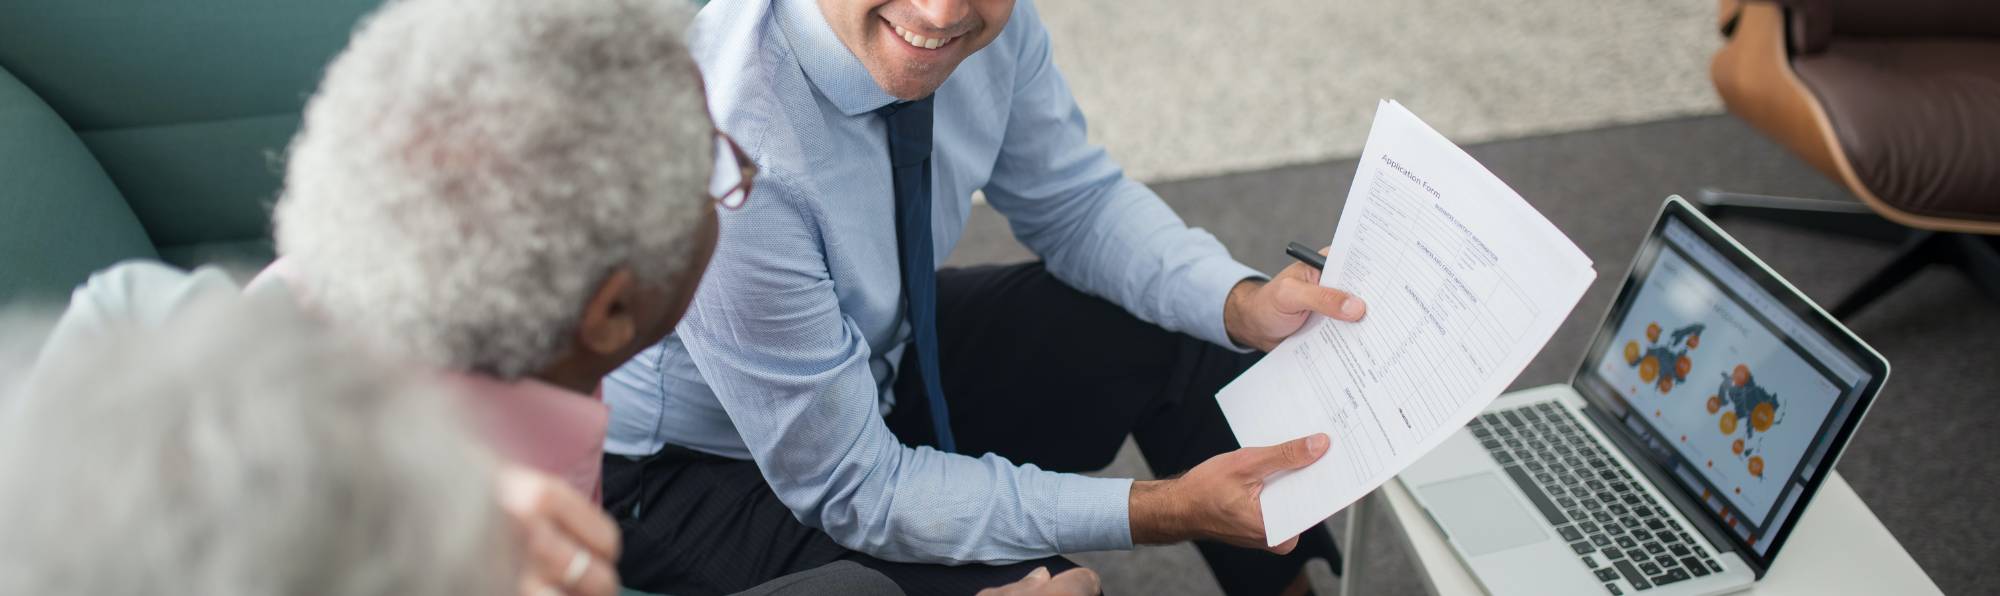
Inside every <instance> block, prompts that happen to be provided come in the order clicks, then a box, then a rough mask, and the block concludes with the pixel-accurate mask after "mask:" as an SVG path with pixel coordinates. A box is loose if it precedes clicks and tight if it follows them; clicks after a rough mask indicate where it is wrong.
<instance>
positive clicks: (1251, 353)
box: [603, 0, 1365, 594]
mask: <svg viewBox="0 0 2000 596" xmlns="http://www.w3.org/2000/svg"><path fill="white" fill-rule="evenodd" d="M693 37H694V44H693V47H694V52H695V56H696V60H697V62H698V63H699V64H700V65H701V68H702V70H703V73H704V77H705V79H706V81H707V84H708V94H709V100H710V104H711V106H712V109H713V110H714V114H715V118H716V121H717V122H718V123H719V124H720V126H721V128H722V129H723V130H724V131H727V132H728V133H729V134H730V135H731V136H733V137H734V138H735V139H736V140H737V141H738V142H739V143H740V144H741V146H742V150H743V152H744V153H746V154H747V155H748V156H749V157H750V159H752V160H753V161H754V163H755V164H756V165H757V166H758V167H759V168H760V169H761V173H760V174H758V175H757V176H756V177H755V178H754V179H753V183H754V184H753V186H752V190H751V191H750V193H749V200H748V201H747V203H746V204H745V205H743V206H742V207H741V208H740V209H735V210H728V211H724V212H723V214H722V233H721V241H720V244H719V246H718V248H717V250H716V253H715V257H714V259H713V261H712V265H711V267H710V269H709V271H708V274H707V278H706V280H705V283H704V284H703V286H702V288H701V290H700V292H699V294H698V296H697V297H696V300H695V303H694V305H693V306H692V308H691V309H690V310H689V312H688V315H687V317H686V318H685V319H684V320H683V321H682V322H681V324H680V326H679V327H678V328H677V330H676V332H675V333H674V335H672V336H670V337H669V338H667V340H666V341H664V342H662V343H661V344H660V345H659V346H657V347H654V348H652V349H649V350H647V351H646V352H644V353H642V354H640V355H639V357H638V358H635V359H634V360H633V361H631V362H630V363H628V364H626V365H625V366H624V367H623V368H621V369H620V370H619V371H617V372H616V373H613V374H612V375H611V376H610V377H607V378H606V380H605V383H604V386H603V391H604V396H605V399H606V401H607V402H608V403H609V404H610V406H611V408H612V422H611V429H610V437H609V439H608V440H607V441H606V445H605V449H606V451H607V452H608V455H607V456H606V462H605V472H604V475H605V481H604V482H605V484H604V494H605V506H606V508H608V509H609V510H611V511H612V513H613V515H614V516H616V517H618V518H619V519H620V520H621V523H622V524H623V526H624V536H625V539H626V545H625V555H624V558H623V559H624V560H623V561H622V562H621V564H620V572H621V574H622V576H623V577H624V578H625V580H626V582H627V583H628V584H629V585H632V586H634V587H637V588H641V589H646V590H651V591H666V592H673V593H707V592H726V591H730V590H736V589H741V588H744V587H748V586H751V585H755V584H757V583H759V582H761V581H763V580H766V579H769V578H772V577H777V576H779V575H783V574H786V573H790V572H793V571H796V570H801V569H807V568H811V567H815V566H818V565H822V564H825V563H827V562H829V561H833V560H841V559H848V560H855V561H858V562H861V563H862V564H864V565H868V566H870V567H874V568H876V569H878V570H881V571H883V572H884V573H885V574H888V575H889V576H890V577H891V578H893V579H895V580H896V581H897V582H899V583H900V584H902V586H903V587H904V589H905V590H907V591H909V592H911V593H924V594H929V593H940V592H961V591H964V592H969V591H972V590H973V589H976V588H978V587H981V586H993V585H999V584H1004V583H1008V582H1011V581H1013V580H1015V579H1018V578H1020V577H1022V575H1024V574H1026V573H1027V572H1028V571H1029V570H1031V569H1034V568H1036V567H1044V566H1045V567H1049V568H1050V569H1051V570H1054V571H1061V570H1063V569H1067V568H1071V567H1074V566H1075V565H1074V564H1073V563H1070V562H1069V561H1067V560H1065V559H1063V558H1061V557H1060V555H1061V554H1063V553H1073V552H1082V551H1094V550H1111V549H1128V548H1131V547H1132V546H1133V545H1134V544H1148V543H1169V542H1177V541H1183V540H1195V541H1196V545H1197V546H1198V547H1199V548H1200V550H1201V552H1202V555H1203V556H1204V557H1205V558H1206V559H1207V560H1208V562H1209V564H1210V566H1211V568H1212V569H1214V571H1215V572H1216V575H1217V577H1218V579H1219V580H1221V583H1222V586H1223V587H1224V588H1225V589H1226V590H1227V591H1229V592H1230V593H1235V594H1253V593H1278V592H1281V591H1287V592H1299V591H1303V589H1304V587H1305V583H1304V582H1303V573H1302V572H1301V571H1302V565H1303V563H1304V562H1305V561H1306V560H1307V559H1309V558H1313V557H1320V558H1325V559H1327V560H1328V561H1329V562H1330V563H1334V564H1335V568H1336V569H1338V560H1339V555H1338V553H1337V552H1336V551H1335V550H1334V546H1333V542H1332V539H1331V537H1330V536H1329V535H1328V534H1327V532H1326V531H1325V530H1324V528H1317V529H1314V530H1312V531H1310V532H1307V533H1306V534H1304V535H1302V536H1300V537H1297V538H1296V539H1294V540H1292V541H1290V542H1287V543H1285V544H1282V545H1280V546H1279V547H1278V548H1275V549H1268V550H1269V551H1270V552H1266V549H1264V548H1263V547H1264V544H1265V542H1264V531H1263V527H1262V520H1261V514H1260V513H1259V509H1258V505H1257V492H1258V490H1259V489H1260V487H1261V486H1262V482H1263V479H1264V478H1265V477H1267V476H1269V475H1270V474H1272V473H1274V472H1277V471H1281V470H1286V469H1293V468H1297V467H1302V466H1304V465H1306V464H1308V463H1310V462H1311V461H1313V460H1315V459H1317V458H1318V457H1319V456H1320V455H1321V454H1323V453H1324V452H1325V450H1326V445H1327V440H1326V437H1325V436H1323V435H1315V436H1312V437H1301V438H1299V439H1298V440H1295V441H1292V442H1289V443H1285V444H1281V445H1277V446H1271V447H1262V448H1244V449H1238V447H1239V446H1238V445H1237V443H1236V441H1235V438H1234V436H1233V435H1232V434H1231V432H1230V430H1229V427H1228V424H1227V422H1226V421H1225V420H1224V419H1223V417H1222V415H1221V412H1220V409H1219V408H1218V407H1217V406H1216V404H1215V399H1214V394H1215V391H1216V390H1217V389H1219V388H1221V386H1222V385H1224V384H1226V383H1227V382H1228V381H1229V380H1231V379H1233V378H1235V376H1236V375H1237V374H1239V373H1241V372H1242V371H1243V370H1244V369H1245V368H1247V367H1248V366H1249V365H1250V364H1251V363H1252V362H1254V361H1255V359H1256V354H1257V351H1260V350H1268V349H1270V348H1271V347H1273V346H1275V345H1276V344H1277V342H1278V341H1279V340H1281V339H1282V338H1284V337H1285V336H1287V335H1290V334H1291V333H1292V332H1294V331H1296V330H1297V329H1298V328H1299V326H1300V325H1302V324H1303V323H1304V322H1305V321H1306V318H1307V317H1308V316H1309V315H1310V314H1311V313H1313V312H1319V313H1323V314H1326V315H1328V316H1332V317H1335V318H1337V319H1341V320H1345V321H1354V320H1358V319H1359V318H1360V317H1361V316H1362V314H1363V313H1364V311H1365V307H1364V306H1363V304H1362V302H1361V300H1360V299H1358V298H1353V297H1350V296H1348V295H1346V294H1345V293H1343V292H1340V291H1337V290H1331V289H1325V288H1321V287H1319V284H1318V277H1317V274H1316V272H1314V271H1313V270H1311V269H1309V268H1307V267H1304V266H1302V265H1293V266H1292V267H1290V268H1288V269H1286V270H1285V271H1283V272H1281V273H1280V274H1279V275H1278V276H1276V277H1274V278H1270V279H1268V280H1267V279H1266V278H1265V276H1264V275H1262V274H1260V273H1259V272H1257V271H1255V270H1252V269H1250V268H1248V267H1246V266H1244V265H1242V264H1240V263H1238V262H1236V261H1235V260H1233V259H1231V258H1230V256H1229V254H1228V251H1227V250H1225V249H1224V248H1223V247H1222V246H1221V244H1220V243H1218V242H1217V241H1216V240H1215V238H1214V237H1213V236H1211V235H1209V234H1208V233H1206V232H1203V231H1201V230H1199V229H1192V228H1189V227H1188V226H1187V225H1186V224H1185V223H1184V222H1182V221H1181V219H1180V218H1179V217H1178V216H1176V215H1175V214H1174V213H1173V211H1172V210H1170V209H1169V208H1168V207H1167V206H1166V205H1165V203H1163V202H1162V201H1161V200H1160V199H1159V197H1158V196H1157V195H1155V194H1153V192H1152V191H1151V190H1148V189H1147V188H1146V187H1145V186H1144V185H1141V184H1139V183H1138V182H1135V181H1133V180H1131V179H1129V178H1126V177H1125V175H1124V173H1123V172H1122V171H1121V170H1120V168H1119V167H1118V165H1117V163H1116V162H1114V161H1112V159H1111V158H1110V156H1108V155H1107V154H1106V153H1105V151H1104V150H1103V148H1101V147H1098V146H1095V145H1092V144H1090V143H1089V142H1088V140H1087V139H1086V137H1085V132H1084V121H1083V115H1082V113H1081V112H1080V111H1079V110H1078V108H1077V106H1076V102H1075V100H1074V99H1073V98H1072V97H1071V95H1070V91H1069V88H1068V86H1067V85H1066V84H1065V83H1064V81H1063V78H1062V75H1061V74H1060V73H1059V72H1057V70H1056V68H1055V65H1054V64H1053V63H1052V62H1051V61H1050V45H1049V44H1050V41H1049V35H1048V32H1047V30H1046V29H1044V28H1043V25H1042V23H1041V22H1040V19H1039V17H1038V15H1037V14H1036V11H1035V7H1034V6H1033V4H1031V3H1030V2H1029V1H1028V0H818V1H816V2H815V1H814V0H726V1H721V2H715V3H712V4H710V5H709V6H708V7H707V8H705V9H704V10H703V11H702V12H701V14H700V15H699V16H698V17H697V19H696V23H695V26H694V33H693ZM1162 59H1169V57H1162ZM726 154H727V153H725V155H726ZM975 190H983V191H984V192H985V195H986V197H987V199H988V201H989V203H990V204H991V205H992V206H993V207H994V208H995V209H996V210H998V211H999V212H1000V213H1001V214H1003V215H1005V216H1006V217H1007V219H1008V221H1009V222H1010V224H1011V225H1012V227H1013V231H1014V235H1015V237H1016V238H1018V239H1019V240H1020V241H1021V242H1022V243H1023V244H1025V245H1026V246H1027V247H1028V248H1030V249H1031V250H1033V251H1034V252H1035V254H1036V255H1037V256H1039V257H1040V259H1041V260H1040V261H1038V262H1034V263H1028V264H1022V265H1013V266H995V267H977V268H967V269H948V270H943V271H939V270H937V265H938V264H939V263H940V262H942V261H943V260H944V258H945V256H947V255H948V254H950V252H951V249H952V247H953V246H954V245H955V244H956V243H957V241H958V239H959V235H960V233H961V232H963V230H964V226H965V221H966V217H967V215H968V212H969V210H970V209H971V205H972V198H971V195H972V193H973V191H975ZM1128 434H1130V435H1132V436H1134V437H1135V438H1136V439H1137V442H1138V444H1139V447H1140V450H1141V451H1142V453H1143V454H1144V455H1145V457H1146V460H1147V463H1148V464H1149V465H1150V466H1151V468H1152V470H1153V472H1154V473H1155V475H1157V476H1158V477H1161V478H1170V479H1168V480H1159V481H1136V482H1135V481H1133V480H1129V479H1113V478H1093V477H1085V476H1080V475H1077V474H1076V472H1082V471H1089V470H1094V469H1099V468H1102V467H1103V466H1105V465H1106V464H1108V463H1109V462H1110V461H1111V459H1112V457H1113V456H1114V455H1115V454H1116V452H1117V451H1118V448H1119V445H1120V444H1121V443H1122V442H1123V440H1124V438H1125V436H1127V435H1128Z"/></svg>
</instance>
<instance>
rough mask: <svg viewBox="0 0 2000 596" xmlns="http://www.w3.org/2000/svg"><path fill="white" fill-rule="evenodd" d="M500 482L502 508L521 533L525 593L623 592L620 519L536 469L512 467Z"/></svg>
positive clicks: (599, 595)
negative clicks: (619, 585) (613, 520)
mask: <svg viewBox="0 0 2000 596" xmlns="http://www.w3.org/2000/svg"><path fill="white" fill-rule="evenodd" d="M499 484H500V486H499V491H500V508H501V509H502V510H505V511H506V512H507V517H508V518H509V519H510V520H511V521H512V522H513V523H514V529H515V531H516V532H517V535H518V536H520V537H521V545H522V555H523V558H522V561H521V562H522V569H521V580H520V587H521V596H553V595H563V596H614V595H615V594H617V593H618V568H617V562H618V549H619V544H618V524H617V523H615V522H612V521H611V516H609V515H606V514H605V513H604V510H603V509H599V508H598V507H597V505H596V504H595V503H591V502H590V499H589V498H586V497H584V496H583V495H581V494H577V492H576V489H573V488H570V486H569V485H567V484H564V483H563V482H562V481H560V480H557V479H555V478H553V477H550V476H548V475H546V474H542V473H540V472H536V471H534V470H530V469H527V468H522V467H518V466H508V467H506V468H504V469H502V470H501V471H500V478H499ZM579 553H581V554H579Z"/></svg>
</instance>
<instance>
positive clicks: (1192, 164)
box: [1036, 0, 1722, 180]
mask: <svg viewBox="0 0 2000 596" xmlns="http://www.w3.org/2000/svg"><path fill="white" fill-rule="evenodd" d="M1036 6H1037V8H1038V9H1040V10H1041V13H1042V20H1043V21H1044V22H1046V23H1047V24H1048V28H1049V32H1050V38H1051V40H1052V41H1051V43H1052V44H1053V46H1054V51H1055V61H1056V64H1057V65H1059V66H1061V67H1062V70H1063V74H1064V75H1065V78H1066V79H1068V81H1069V84H1070V85H1071V87H1072V88H1073V90H1074V91H1075V94H1076V99H1077V103H1078V104H1079V105H1081V106H1082V107H1083V113H1084V114H1087V115H1089V117H1090V124H1091V131H1090V132H1091V135H1090V136H1091V139H1092V140H1093V141H1096V142H1099V143H1103V144H1104V145H1105V146H1106V147H1110V148H1111V151H1112V153H1113V154H1115V155H1117V156H1118V158H1119V160H1120V161H1121V162H1123V163H1124V165H1125V167H1126V168H1128V169H1129V170H1130V171H1131V172H1132V173H1133V175H1135V176H1137V177H1139V178H1140V179H1143V180H1161V179H1168V178H1188V177H1192V176H1205V175H1213V174H1219V173H1225V172H1239V171H1245V170H1254V169H1262V168H1268V167H1273V166H1278V165H1285V164H1298V163H1310V162H1316V161H1322V160H1327V159H1334V158H1338V157H1344V156H1350V155H1357V154H1359V153H1360V152H1361V141H1362V139H1363V138H1365V136H1366V134H1367V131H1368V122H1369V115H1370V114H1373V113H1374V111H1375V100H1377V99H1381V98H1395V99H1398V100H1400V101H1402V102H1403V104H1404V105H1407V106H1410V108H1411V109H1412V110H1415V111H1416V112H1417V114H1419V115H1422V116H1423V117H1424V119H1425V121H1427V122H1429V123H1430V124H1431V125H1432V126H1435V127H1437V129H1438V130H1441V131H1444V133H1445V134H1449V135H1452V138H1458V139H1481V140H1483V139H1500V138H1514V137H1520V136H1524V135H1530V134H1546V133H1551V132H1562V131H1573V130H1579V129H1586V128H1595V127H1599V126H1605V125H1609V124H1616V123H1631V122H1643V121H1650V120H1657V119H1661V118H1666V117H1670V116H1680V115H1688V114H1712V113H1717V112H1719V111H1721V103H1720V102H1719V101H1718V100H1717V99H1716V96H1715V91H1714V89H1713V88H1712V87H1710V85H1709V82H1708V61H1709V57H1710V56H1712V55H1713V54H1714V53H1715V50H1716V48H1718V47H1720V46H1721V41H1722V37H1721V36H1720V35H1718V34H1717V33H1716V30H1715V15H1716V9H1715V2H1714V0H1596V1H1592V2H1574V1H1564V0H1482V1H1479V2H1467V1H1465V0H1401V1H1397V2H1372V1H1366V0H1318V1H1312V2H1299V1H1297V0H1234V1H1231V2H1214V1H1212V0H1146V1H1144V2H1101V1H1100V2H1074V1H1046V0H1045V1H1043V2H1039V3H1037V5H1036Z"/></svg>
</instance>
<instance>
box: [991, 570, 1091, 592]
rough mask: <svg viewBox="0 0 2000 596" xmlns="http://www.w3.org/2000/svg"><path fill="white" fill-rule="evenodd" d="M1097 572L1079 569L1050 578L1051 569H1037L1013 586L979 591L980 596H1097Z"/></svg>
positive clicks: (1012, 584)
mask: <svg viewBox="0 0 2000 596" xmlns="http://www.w3.org/2000/svg"><path fill="white" fill-rule="evenodd" d="M1097 594H1098V587H1097V572H1094V571H1091V570H1089V569H1086V568H1083V567H1078V568H1075V569H1071V570H1069V571H1064V572H1062V574H1061V575H1057V576H1055V577H1049V568H1047V567H1036V568H1035V570H1034V571H1031V572H1029V573H1028V576H1027V577H1024V578H1021V581H1017V582H1014V583H1011V584H1007V585H1004V586H1000V587H996V588H987V589H984V590H980V591H979V596H1096V595H1097Z"/></svg>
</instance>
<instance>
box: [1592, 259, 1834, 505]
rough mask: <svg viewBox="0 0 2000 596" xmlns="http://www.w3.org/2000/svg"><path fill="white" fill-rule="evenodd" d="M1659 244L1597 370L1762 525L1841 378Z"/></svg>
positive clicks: (1694, 266) (1664, 438)
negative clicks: (1813, 361) (1823, 369)
mask: <svg viewBox="0 0 2000 596" xmlns="http://www.w3.org/2000/svg"><path fill="white" fill-rule="evenodd" d="M1662 248H1663V249H1662V250H1660V251H1658V253H1657V254H1658V260H1657V261H1656V262H1655V263H1654V265H1653V267H1652V270H1651V273H1650V274H1649V275H1648V276H1646V278H1645V279H1644V281H1643V282H1642V284H1641V285H1640V287H1639V288H1638V289H1637V292H1638V293H1637V295H1636V296H1635V297H1634V299H1633V301H1632V306H1631V308H1630V309H1629V310H1627V311H1626V312H1625V315H1624V317H1623V319H1622V320H1620V321H1619V322H1618V325H1617V330H1616V335H1615V336H1613V338H1612V341H1611V342H1610V343H1609V345H1608V347H1607V348H1606V352H1605V353H1604V354H1602V355H1600V358H1599V359H1598V367H1597V371H1596V372H1597V374H1598V375H1599V376H1600V377H1601V378H1602V379H1603V380H1604V381H1606V382H1607V383H1609V384H1610V386H1611V387H1613V388H1615V389H1616V390H1617V391H1618V392H1619V393H1620V394H1622V396H1623V397H1624V398H1625V400H1626V401H1627V403H1629V404H1631V406H1632V410H1633V413H1634V414H1635V415H1637V416H1640V417H1643V418H1644V419H1645V420H1646V421H1647V422H1648V423H1650V424H1651V425H1652V426H1653V428H1654V430H1655V431H1656V432H1657V433H1658V435H1659V438H1660V439H1661V440H1662V441H1664V442H1666V443H1668V444H1671V445H1673V447H1674V449H1675V450H1676V451H1677V452H1678V453H1679V455H1680V456H1681V457H1682V458H1684V459H1685V462H1684V463H1685V465H1687V466H1688V467H1689V468H1691V469H1693V470H1695V471H1696V472H1697V473H1699V474H1700V475H1702V476H1703V477H1705V478H1706V479H1707V480H1708V482H1709V484H1710V485H1711V486H1712V487H1713V489H1714V490H1715V491H1717V492H1719V493H1720V495H1717V496H1720V497H1721V498H1722V499H1723V500H1726V501H1728V502H1729V503H1730V504H1731V505H1733V506H1734V508H1735V509H1737V510H1738V511H1739V512H1741V513H1742V514H1743V515H1744V516H1745V517H1747V519H1746V520H1745V521H1748V522H1750V525H1752V526H1762V525H1763V522H1764V521H1766V520H1767V519H1768V518H1769V516H1770V513H1771V510H1772V508H1773V507H1774V506H1775V505H1776V504H1777V502H1778V500H1779V499H1780V498H1782V497H1783V496H1784V490H1785V488H1786V486H1787V484H1789V482H1790V480H1791V479H1792V476H1793V474H1794V473H1795V472H1796V471H1797V469H1798V467H1799V464H1800V461H1801V460H1802V459H1804V457H1805V455H1806V452H1807V450H1808V449H1809V448H1810V447H1811V446H1812V444H1813V439H1814V437H1815V436H1816V435H1817V433H1818V431H1819V429H1820V425H1821V423H1822V422H1824V421H1825V420H1826V418H1827V416H1828V414H1829V413H1830V412H1831V410H1832V408H1833V406H1834V404H1835V403H1836V402H1837V400H1838V399H1839V397H1840V395H1841V393H1842V391H1843V388H1842V387H1840V386H1839V385H1837V384H1835V383H1834V382H1833V381H1832V380H1831V379H1829V378H1828V377H1827V376H1826V375H1825V374H1822V373H1821V372H1820V370H1819V369H1817V368H1815V367H1814V366H1813V365H1812V364H1811V363H1810V362H1808V361H1807V360H1806V358H1805V357H1804V356H1803V355H1801V354H1800V353H1799V352H1798V351H1796V350H1794V349H1793V348H1792V347H1791V346H1790V345H1788V344H1787V343H1785V342H1784V341H1783V340H1782V339H1781V338H1780V336H1779V335H1778V334H1777V333H1776V332H1774V331H1773V327H1772V325H1771V324H1770V323H1769V322H1767V321H1766V320H1765V319H1764V318H1763V317H1760V316H1759V315H1758V314H1755V313H1753V312H1752V311H1751V310H1749V309H1747V308H1745V306H1744V305H1743V304H1742V303H1741V302H1739V300H1738V299H1736V298H1734V297H1733V296H1732V294H1742V293H1747V292H1759V291H1760V290H1759V289H1757V288H1731V289H1730V291H1728V292H1724V291H1722V289H1721V288H1722V286H1721V284H1720V283H1718V282H1717V281H1716V279H1717V278H1716V277H1715V276H1713V275H1712V274H1710V273H1708V272H1705V271H1703V270H1702V268H1701V267H1700V266H1699V265H1697V264H1696V263H1694V262H1693V261H1690V260H1689V259H1688V258H1686V257H1685V256H1684V255H1683V253H1681V252H1680V251H1679V250H1677V249H1675V248H1674V247H1673V246H1671V245H1666V246H1663V247H1662Z"/></svg>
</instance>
